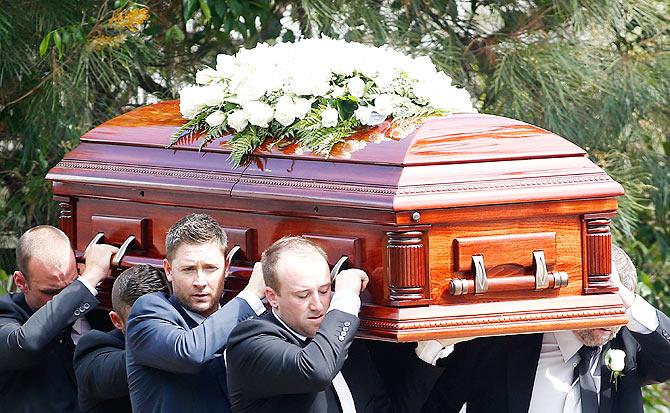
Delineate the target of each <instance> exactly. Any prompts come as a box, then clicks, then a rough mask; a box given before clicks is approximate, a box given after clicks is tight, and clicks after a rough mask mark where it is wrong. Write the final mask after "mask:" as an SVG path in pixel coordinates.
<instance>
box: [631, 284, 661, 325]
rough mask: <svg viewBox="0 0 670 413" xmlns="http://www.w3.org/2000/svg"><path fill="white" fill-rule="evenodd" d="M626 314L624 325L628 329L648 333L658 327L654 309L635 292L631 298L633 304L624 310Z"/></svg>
mask: <svg viewBox="0 0 670 413" xmlns="http://www.w3.org/2000/svg"><path fill="white" fill-rule="evenodd" d="M626 315H627V316H628V324H627V325H626V327H628V329H629V330H630V331H633V332H635V333H639V334H650V333H652V332H654V331H656V329H657V328H658V323H659V321H658V315H657V314H656V309H655V308H654V306H652V305H651V304H649V303H648V302H646V301H645V300H644V298H642V297H640V296H639V295H637V294H636V295H635V299H634V300H633V305H631V306H630V308H629V309H627V310H626Z"/></svg>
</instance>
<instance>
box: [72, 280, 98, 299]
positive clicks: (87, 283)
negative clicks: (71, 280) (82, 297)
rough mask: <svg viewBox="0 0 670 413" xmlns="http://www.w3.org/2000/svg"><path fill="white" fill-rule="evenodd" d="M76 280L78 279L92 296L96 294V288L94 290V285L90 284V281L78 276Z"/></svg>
mask: <svg viewBox="0 0 670 413" xmlns="http://www.w3.org/2000/svg"><path fill="white" fill-rule="evenodd" d="M77 280H79V281H80V282H81V283H82V284H84V287H86V288H87V289H88V291H90V292H91V294H93V296H94V297H95V296H96V295H98V290H96V289H95V287H94V286H92V285H91V283H90V282H88V281H87V280H86V278H83V277H78V278H77Z"/></svg>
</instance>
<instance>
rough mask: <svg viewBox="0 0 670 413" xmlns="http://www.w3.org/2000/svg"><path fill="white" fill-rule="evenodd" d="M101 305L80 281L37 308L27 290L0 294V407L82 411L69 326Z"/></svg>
mask: <svg viewBox="0 0 670 413" xmlns="http://www.w3.org/2000/svg"><path fill="white" fill-rule="evenodd" d="M97 305H98V300H97V299H96V298H95V297H94V296H93V294H91V292H90V291H89V290H88V289H87V288H86V286H84V284H82V283H81V282H79V281H75V282H73V283H72V284H70V285H69V286H67V287H66V288H65V289H63V291H61V292H60V293H59V294H57V295H56V296H54V298H53V299H52V300H51V301H49V302H48V303H47V304H46V305H44V306H43V307H42V308H40V309H39V310H37V311H34V312H33V311H32V309H30V307H28V305H27V304H26V300H25V297H24V296H23V293H15V294H8V295H3V296H2V297H0V406H2V407H1V408H2V410H3V411H6V412H12V413H20V412H26V413H28V412H30V413H34V412H58V413H63V412H78V411H79V406H78V403H77V385H76V382H75V377H74V370H73V368H72V355H73V352H74V344H73V343H72V339H71V338H70V333H71V328H70V327H71V326H72V324H73V323H74V322H75V320H76V319H77V318H79V317H80V316H81V315H82V314H88V313H89V312H90V311H91V310H93V308H94V307H95V306H97ZM91 324H95V323H93V322H92V323H91Z"/></svg>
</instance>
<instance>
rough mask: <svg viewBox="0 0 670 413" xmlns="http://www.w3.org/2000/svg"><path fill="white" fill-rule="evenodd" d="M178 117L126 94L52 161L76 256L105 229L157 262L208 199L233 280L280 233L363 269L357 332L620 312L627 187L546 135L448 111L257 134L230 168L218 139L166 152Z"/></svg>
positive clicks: (397, 333) (381, 333)
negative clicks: (615, 229)
mask: <svg viewBox="0 0 670 413" xmlns="http://www.w3.org/2000/svg"><path fill="white" fill-rule="evenodd" d="M182 123H183V120H182V118H181V117H180V114H179V108H178V102H176V101H172V102H162V103H158V104H155V105H151V106H147V107H143V108H139V109H136V110H134V111H131V112H129V113H126V114H124V115H121V116H119V117H117V118H114V119H112V120H110V121H108V122H105V123H103V124H102V125H100V126H98V127H96V128H94V129H93V130H91V131H90V132H88V133H86V134H85V135H84V136H83V137H82V138H81V143H80V144H79V146H77V147H76V148H75V149H74V150H73V151H71V152H70V153H68V154H67V155H66V156H65V158H64V159H63V160H62V161H61V162H59V163H58V164H57V165H56V166H55V167H54V168H53V169H51V171H50V172H49V174H48V175H47V179H49V180H51V181H52V182H53V191H54V194H55V198H56V200H57V201H58V202H60V208H61V216H60V220H61V226H62V228H63V229H64V230H65V231H66V233H67V234H68V235H69V236H70V238H71V239H72V241H73V243H74V245H75V247H76V250H77V251H78V254H79V255H81V253H82V251H83V250H84V249H85V248H86V246H87V244H88V243H89V242H90V241H91V239H92V238H93V237H94V236H95V235H96V234H98V233H104V241H105V242H108V243H112V244H116V245H121V244H123V243H124V241H125V244H126V246H127V249H125V248H124V249H125V252H124V254H123V256H122V257H118V258H117V263H116V264H118V266H119V267H127V266H131V265H135V264H139V263H149V264H153V265H156V266H160V265H161V260H162V258H163V257H164V254H165V233H166V231H167V229H168V228H169V227H170V225H172V224H173V223H174V222H176V221H177V220H178V219H179V218H181V217H182V216H184V215H186V214H189V213H192V212H206V213H209V214H211V215H212V216H214V217H215V218H216V219H217V220H218V221H219V222H220V223H221V225H222V226H223V227H224V228H225V230H226V232H227V233H228V236H229V239H230V245H231V249H232V248H233V247H239V248H234V249H235V252H234V255H233V256H232V257H231V260H232V268H231V274H230V276H229V278H228V279H227V283H226V286H227V287H226V288H227V291H228V294H229V295H230V294H232V293H234V292H235V291H237V290H239V289H240V288H241V287H242V286H243V284H244V282H245V280H246V278H247V277H248V274H249V272H250V268H251V266H252V265H253V263H254V262H255V261H257V260H259V259H260V254H261V252H262V251H263V250H264V249H265V248H266V247H267V246H269V245H270V244H271V243H272V242H273V241H275V240H277V239H278V238H280V237H282V236H285V235H289V234H305V235H306V236H308V237H310V238H312V239H313V240H314V241H316V242H317V243H319V244H320V245H321V246H323V248H324V249H325V250H326V252H327V253H328V256H329V259H330V261H331V265H333V266H335V265H337V264H338V263H339V264H342V263H343V262H344V266H346V265H350V266H355V267H360V268H363V269H364V270H365V271H367V272H368V274H369V275H370V277H371V283H370V286H369V288H368V291H367V292H366V293H365V294H364V297H363V301H364V305H363V308H362V311H361V319H362V326H361V329H360V331H359V335H360V336H361V337H365V338H374V339H382V340H390V341H399V342H402V341H414V340H418V339H428V338H448V337H458V336H479V335H497V334H510V333H528V332H540V331H552V330H566V329H576V328H586V327H595V326H610V325H617V324H625V322H626V318H625V316H624V308H623V306H622V303H621V301H620V299H619V298H618V295H617V294H616V293H615V289H614V288H613V287H612V285H611V283H610V279H609V274H610V248H611V234H610V231H609V225H610V220H611V218H612V217H613V216H614V214H615V212H616V210H617V200H616V197H617V196H619V195H622V194H623V189H622V187H621V186H620V185H619V184H618V183H616V182H614V181H613V180H612V179H611V178H610V177H609V176H608V175H607V174H606V173H605V172H603V171H602V170H601V169H600V168H598V167H597V166H596V165H595V164H593V163H592V162H591V161H590V160H589V159H588V158H587V157H586V154H585V152H584V151H583V150H582V149H580V148H579V147H577V146H575V145H574V144H572V143H570V142H568V141H567V140H565V139H563V138H561V137H559V136H557V135H554V134H552V133H550V132H547V131H545V130H543V129H540V128H538V127H535V126H532V125H528V124H526V123H523V122H520V121H516V120H512V119H507V118H503V117H497V116H490V115H481V114H455V115H451V116H448V117H442V118H439V117H436V118H430V119H428V120H425V121H424V122H423V123H422V124H419V125H415V126H416V127H415V128H414V129H412V128H409V127H407V125H405V127H402V128H401V127H400V126H399V125H395V124H391V123H389V122H385V123H383V124H381V125H379V126H377V127H375V128H372V129H369V130H366V131H362V132H360V133H357V134H356V135H354V136H352V138H351V139H350V140H349V141H348V142H347V143H345V144H340V145H338V147H336V149H335V151H334V152H333V156H331V157H330V158H329V159H324V158H322V157H320V156H316V155H313V154H311V153H307V152H301V150H300V149H298V148H296V147H295V145H284V144H282V143H279V144H275V145H273V146H272V147H268V146H264V147H262V148H261V149H259V150H257V151H256V153H255V156H254V157H252V158H251V159H250V162H249V163H248V164H246V165H243V166H240V167H237V168H235V167H232V166H231V163H230V162H229V160H228V153H229V150H228V146H227V140H228V137H225V138H221V139H219V140H218V141H215V142H213V143H211V144H210V145H208V146H207V147H205V148H204V149H202V151H199V150H198V147H199V142H187V143H184V144H182V145H178V146H176V147H174V148H171V149H167V148H166V144H167V143H169V141H170V137H171V136H172V135H173V134H174V133H175V131H176V130H177V129H178V127H179V126H180V125H181V124H182ZM129 236H133V237H134V239H131V240H128V239H129ZM343 257H346V258H343ZM111 281H112V280H111V279H110V280H107V282H106V283H105V285H103V288H102V289H103V290H104V291H103V292H102V294H101V296H102V298H103V300H106V299H107V295H108V294H109V290H110V289H111V288H110V286H111Z"/></svg>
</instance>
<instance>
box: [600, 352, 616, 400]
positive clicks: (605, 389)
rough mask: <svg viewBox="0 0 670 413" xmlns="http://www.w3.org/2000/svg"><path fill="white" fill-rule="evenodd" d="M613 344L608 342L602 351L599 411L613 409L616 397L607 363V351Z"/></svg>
mask: <svg viewBox="0 0 670 413" xmlns="http://www.w3.org/2000/svg"><path fill="white" fill-rule="evenodd" d="M611 346H612V344H611V343H607V344H605V345H604V346H603V349H602V351H601V352H600V363H601V366H600V407H599V409H598V412H599V413H610V412H611V411H612V401H613V400H612V399H613V398H614V389H613V388H612V380H611V377H610V376H611V372H610V369H609V368H608V367H607V366H606V365H605V353H607V350H609V349H610V347H611Z"/></svg>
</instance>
